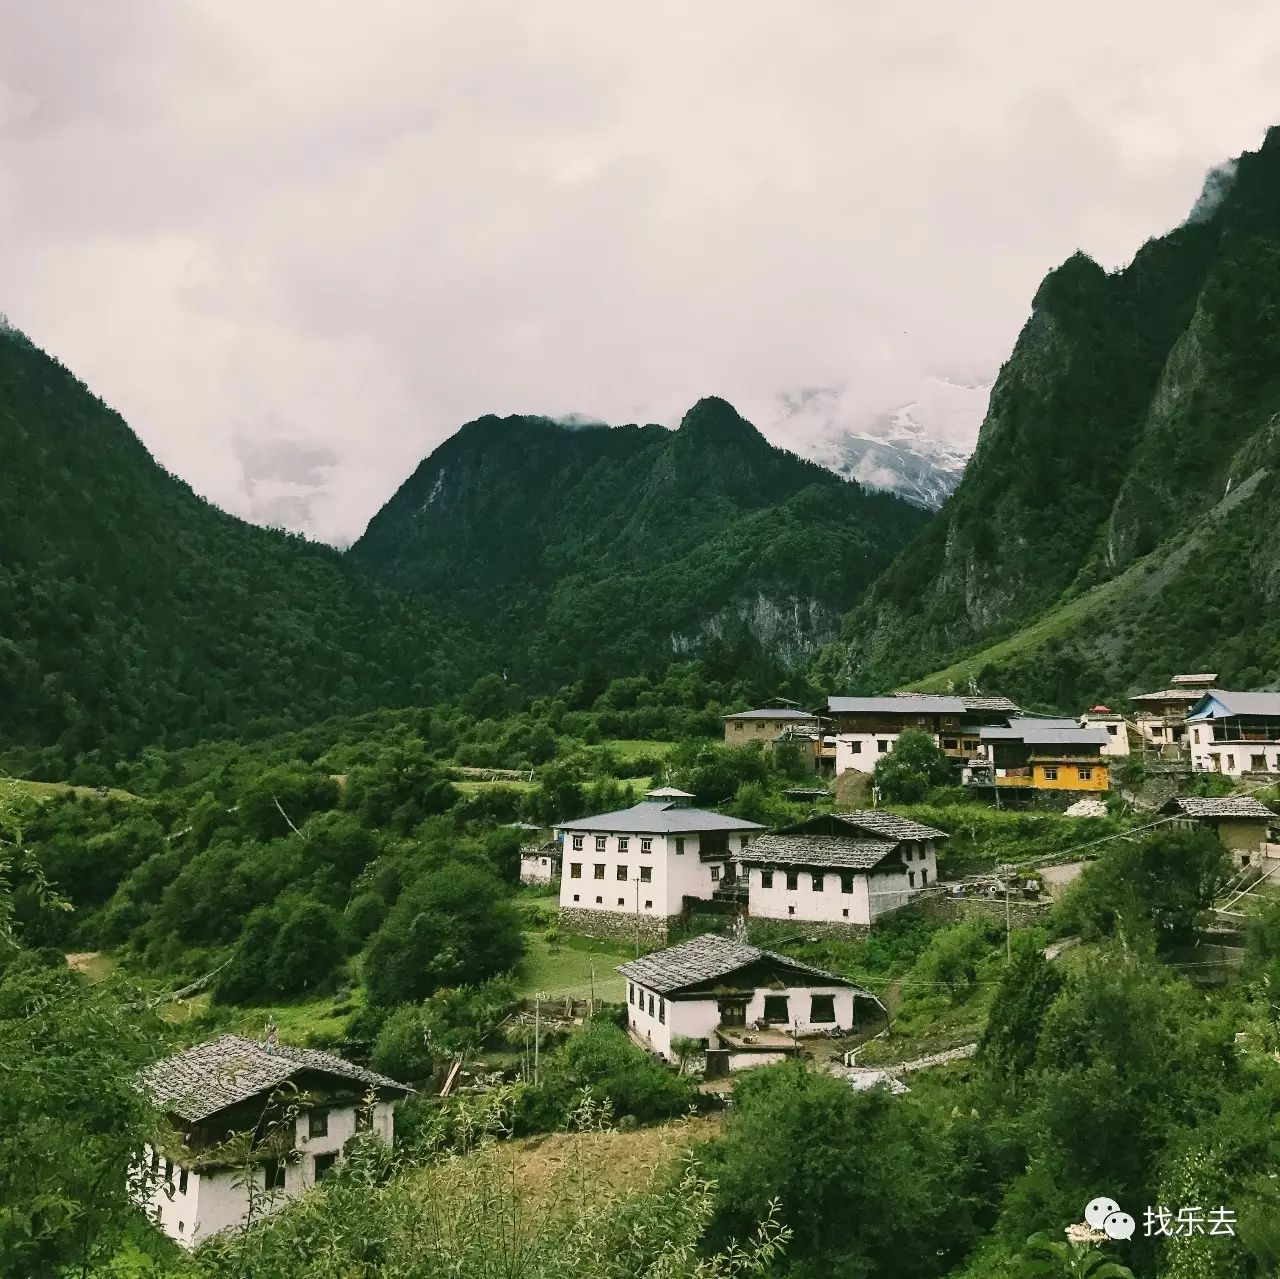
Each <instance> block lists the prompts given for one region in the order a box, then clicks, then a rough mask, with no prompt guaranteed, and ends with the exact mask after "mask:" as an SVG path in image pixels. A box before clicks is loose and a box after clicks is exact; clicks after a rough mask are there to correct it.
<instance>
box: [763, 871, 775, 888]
mask: <svg viewBox="0 0 1280 1279" xmlns="http://www.w3.org/2000/svg"><path fill="white" fill-rule="evenodd" d="M760 887H761V888H772V887H773V871H771V870H762V871H761V872H760Z"/></svg>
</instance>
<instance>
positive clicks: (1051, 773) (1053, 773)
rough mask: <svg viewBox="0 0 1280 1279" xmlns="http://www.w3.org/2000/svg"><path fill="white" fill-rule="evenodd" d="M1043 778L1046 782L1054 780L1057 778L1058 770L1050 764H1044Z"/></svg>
mask: <svg viewBox="0 0 1280 1279" xmlns="http://www.w3.org/2000/svg"><path fill="white" fill-rule="evenodd" d="M1044 779H1045V781H1046V782H1056V781H1057V780H1058V770H1057V769H1056V768H1055V767H1054V766H1053V765H1052V764H1046V765H1045V770H1044Z"/></svg>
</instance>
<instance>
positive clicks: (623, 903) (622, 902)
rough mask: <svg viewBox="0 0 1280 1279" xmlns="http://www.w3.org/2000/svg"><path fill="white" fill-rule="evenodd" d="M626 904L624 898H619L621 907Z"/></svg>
mask: <svg viewBox="0 0 1280 1279" xmlns="http://www.w3.org/2000/svg"><path fill="white" fill-rule="evenodd" d="M626 904H627V903H626V901H624V900H623V898H621V897H619V898H618V905H619V906H625V905H626Z"/></svg>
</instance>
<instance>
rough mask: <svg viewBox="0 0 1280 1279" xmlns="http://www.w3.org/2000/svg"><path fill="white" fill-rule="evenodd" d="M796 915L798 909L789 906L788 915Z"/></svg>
mask: <svg viewBox="0 0 1280 1279" xmlns="http://www.w3.org/2000/svg"><path fill="white" fill-rule="evenodd" d="M795 913H796V908H795V907H794V906H788V907H787V914H788V915H794V914H795Z"/></svg>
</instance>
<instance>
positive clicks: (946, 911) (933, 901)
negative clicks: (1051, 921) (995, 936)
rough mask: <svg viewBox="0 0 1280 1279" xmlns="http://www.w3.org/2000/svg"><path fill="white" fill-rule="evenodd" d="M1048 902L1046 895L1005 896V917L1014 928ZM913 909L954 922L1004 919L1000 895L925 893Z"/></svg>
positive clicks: (1027, 921) (1038, 913) (1031, 921)
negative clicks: (1040, 898) (1040, 897)
mask: <svg viewBox="0 0 1280 1279" xmlns="http://www.w3.org/2000/svg"><path fill="white" fill-rule="evenodd" d="M1051 905H1052V902H1050V901H1049V900H1048V899H1047V898H1046V899H1045V900H1043V901H1034V902H1029V901H1026V900H1020V899H1018V898H1016V897H1013V898H1010V899H1009V920H1010V922H1011V923H1012V924H1013V925H1014V926H1015V927H1017V928H1023V927H1025V926H1026V925H1028V924H1034V923H1035V922H1036V921H1037V920H1038V919H1039V918H1040V916H1041V915H1042V914H1043V913H1044V912H1045V911H1046V910H1048V909H1049V907H1050V906H1051ZM915 909H916V910H918V911H919V912H920V913H921V914H922V915H927V916H928V917H929V918H930V919H945V920H947V921H948V922H950V923H956V922H959V921H961V920H965V919H994V920H998V921H999V922H1000V923H1004V897H1003V895H1002V896H1000V897H943V896H938V897H928V898H925V900H924V901H920V902H917V903H915Z"/></svg>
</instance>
